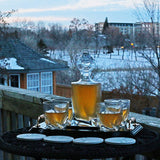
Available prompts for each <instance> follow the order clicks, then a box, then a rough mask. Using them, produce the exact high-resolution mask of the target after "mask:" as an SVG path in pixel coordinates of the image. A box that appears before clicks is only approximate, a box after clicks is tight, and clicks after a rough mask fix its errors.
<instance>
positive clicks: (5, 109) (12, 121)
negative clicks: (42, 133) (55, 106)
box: [0, 85, 62, 160]
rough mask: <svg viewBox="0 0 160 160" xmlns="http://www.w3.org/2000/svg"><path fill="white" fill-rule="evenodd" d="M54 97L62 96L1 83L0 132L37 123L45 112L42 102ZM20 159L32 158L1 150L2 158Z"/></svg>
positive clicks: (9, 159)
mask: <svg viewBox="0 0 160 160" xmlns="http://www.w3.org/2000/svg"><path fill="white" fill-rule="evenodd" d="M54 98H62V97H59V96H55V95H47V94H42V93H39V92H34V91H29V90H25V89H19V88H13V87H8V86H3V85H0V134H3V133H4V132H6V131H10V130H15V129H18V128H23V127H28V126H33V125H35V124H36V120H37V117H38V116H39V115H41V114H42V113H43V106H42V102H43V101H45V100H50V99H54ZM19 159H20V160H21V159H22V160H30V159H32V158H28V157H27V158H26V157H22V156H15V155H11V154H7V153H4V152H0V160H19Z"/></svg>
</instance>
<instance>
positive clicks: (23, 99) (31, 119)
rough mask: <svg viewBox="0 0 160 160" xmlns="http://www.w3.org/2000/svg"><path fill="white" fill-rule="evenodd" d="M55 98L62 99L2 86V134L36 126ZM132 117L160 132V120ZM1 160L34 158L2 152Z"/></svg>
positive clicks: (135, 114)
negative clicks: (47, 104) (44, 103)
mask: <svg viewBox="0 0 160 160" xmlns="http://www.w3.org/2000/svg"><path fill="white" fill-rule="evenodd" d="M55 98H62V97H60V96H57V95H47V94H43V93H39V92H34V91H29V90H25V89H19V88H13V87H8V86H3V85H0V134H3V133H4V132H6V131H9V130H15V129H18V128H23V127H28V126H32V125H34V124H35V123H36V120H37V117H38V116H39V115H41V114H42V113H43V106H42V102H43V101H45V100H50V99H55ZM63 98H64V97H63ZM130 116H131V117H136V120H137V122H140V123H143V124H145V125H148V126H149V127H151V128H153V129H155V130H157V131H159V132H160V118H156V117H151V116H146V115H142V114H137V113H133V112H131V113H130ZM138 159H139V158H138ZM142 159H143V158H142ZM0 160H32V158H30V157H22V156H16V155H12V154H8V153H4V152H2V151H1V152H0Z"/></svg>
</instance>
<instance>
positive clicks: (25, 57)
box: [0, 37, 69, 94]
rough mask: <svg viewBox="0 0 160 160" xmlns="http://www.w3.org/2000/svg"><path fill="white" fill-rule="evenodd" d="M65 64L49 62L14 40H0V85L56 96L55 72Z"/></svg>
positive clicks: (64, 66)
mask: <svg viewBox="0 0 160 160" xmlns="http://www.w3.org/2000/svg"><path fill="white" fill-rule="evenodd" d="M68 68H69V67H68V66H67V65H66V63H61V62H57V61H54V60H50V59H49V58H47V57H45V56H43V55H41V54H39V53H37V52H36V51H34V50H32V49H31V48H29V47H28V46H27V45H25V44H24V43H22V42H21V41H20V40H19V39H16V38H11V37H10V38H0V83H1V84H4V85H7V86H12V87H19V88H24V89H29V90H34V91H39V92H43V93H47V94H56V72H57V71H59V70H66V69H68Z"/></svg>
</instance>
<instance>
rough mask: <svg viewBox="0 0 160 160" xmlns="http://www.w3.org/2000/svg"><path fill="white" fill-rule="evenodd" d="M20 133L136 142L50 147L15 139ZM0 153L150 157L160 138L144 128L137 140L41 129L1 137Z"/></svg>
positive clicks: (124, 133) (123, 134)
mask: <svg viewBox="0 0 160 160" xmlns="http://www.w3.org/2000/svg"><path fill="white" fill-rule="evenodd" d="M22 133H42V134H45V135H46V136H50V135H67V136H72V137H74V138H78V137H100V138H103V139H105V138H109V137H131V138H134V139H136V143H135V144H132V145H111V144H106V143H105V142H104V143H101V144H96V145H95V144H94V145H83V144H74V143H72V142H71V143H66V144H60V143H50V142H45V141H43V140H40V141H23V140H18V139H17V138H16V136H17V135H18V134H22ZM0 149H2V150H4V151H7V152H10V153H13V154H17V155H22V156H30V157H34V158H35V159H37V160H38V159H41V158H56V159H86V158H87V159H93V158H94V159H96V158H111V157H130V156H133V155H135V154H145V153H149V152H150V153H152V152H154V151H156V150H158V149H160V136H159V134H158V133H157V132H155V131H152V130H149V129H147V128H143V130H142V131H141V132H139V133H138V134H137V135H136V136H133V135H131V134H130V131H115V132H102V131H99V130H97V129H96V130H94V129H93V128H92V129H89V128H88V129H82V128H81V129H77V128H75V129H74V128H72V129H65V130H49V129H41V128H33V129H32V130H31V131H29V128H22V129H18V130H15V131H9V132H6V133H4V134H3V135H2V136H1V137H0Z"/></svg>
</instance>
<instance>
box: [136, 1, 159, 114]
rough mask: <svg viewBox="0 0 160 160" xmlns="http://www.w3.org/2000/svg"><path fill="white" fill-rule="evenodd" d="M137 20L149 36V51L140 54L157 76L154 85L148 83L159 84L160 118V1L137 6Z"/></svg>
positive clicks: (156, 87) (157, 92) (156, 88)
mask: <svg viewBox="0 0 160 160" xmlns="http://www.w3.org/2000/svg"><path fill="white" fill-rule="evenodd" d="M136 14H137V18H138V19H139V20H140V21H141V22H142V23H141V32H143V33H144V34H145V36H147V39H145V41H146V42H147V44H146V45H147V47H149V48H150V50H149V51H146V50H141V51H140V52H139V53H140V54H141V55H142V56H143V57H144V58H145V59H146V60H147V61H148V62H149V63H150V65H151V67H152V69H153V70H152V71H153V72H154V74H155V75H157V76H156V77H157V78H156V79H154V81H155V82H154V83H151V82H150V81H146V80H145V81H146V82H147V83H148V85H153V84H157V86H153V87H154V88H155V91H154V93H155V95H156V96H157V98H158V100H159V103H158V116H159V117H160V50H159V46H160V1H159V0H143V7H142V8H140V7H139V6H136ZM151 55H153V56H151Z"/></svg>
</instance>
